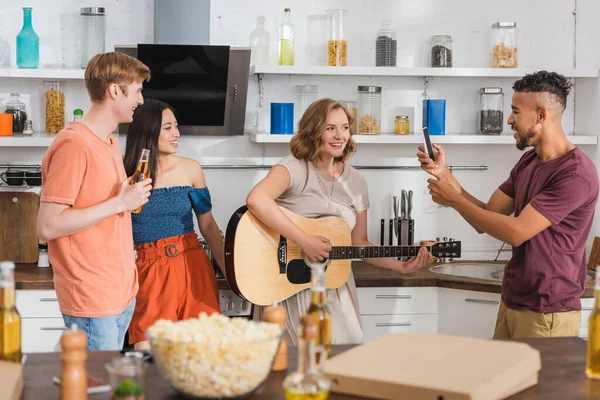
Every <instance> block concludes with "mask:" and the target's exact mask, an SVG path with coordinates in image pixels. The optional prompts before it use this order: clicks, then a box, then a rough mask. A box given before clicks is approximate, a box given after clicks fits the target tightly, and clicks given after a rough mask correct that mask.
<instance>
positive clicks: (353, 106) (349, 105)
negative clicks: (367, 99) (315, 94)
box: [338, 100, 358, 134]
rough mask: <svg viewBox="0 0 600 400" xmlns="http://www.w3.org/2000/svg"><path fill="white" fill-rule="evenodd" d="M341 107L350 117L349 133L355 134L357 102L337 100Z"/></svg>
mask: <svg viewBox="0 0 600 400" xmlns="http://www.w3.org/2000/svg"><path fill="white" fill-rule="evenodd" d="M338 101H339V102H340V104H341V105H342V106H344V107H345V108H346V110H347V111H348V114H350V116H352V123H351V124H350V133H352V134H354V133H356V120H357V117H358V114H357V111H358V108H357V104H358V103H357V102H356V101H354V100H338Z"/></svg>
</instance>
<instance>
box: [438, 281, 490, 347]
mask: <svg viewBox="0 0 600 400" xmlns="http://www.w3.org/2000/svg"><path fill="white" fill-rule="evenodd" d="M438 302H439V303H438V304H439V307H438V312H439V319H438V332H439V333H441V334H446V335H456V336H472V337H477V338H483V339H491V338H492V336H494V327H495V326H496V316H497V315H498V307H499V306H500V294H499V293H484V292H475V291H471V290H458V289H447V288H439V289H438Z"/></svg>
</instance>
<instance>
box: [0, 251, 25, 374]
mask: <svg viewBox="0 0 600 400" xmlns="http://www.w3.org/2000/svg"><path fill="white" fill-rule="evenodd" d="M0 361H11V362H16V363H20V362H21V315H19V312H18V311H17V307H16V306H15V263H13V262H11V261H3V262H0Z"/></svg>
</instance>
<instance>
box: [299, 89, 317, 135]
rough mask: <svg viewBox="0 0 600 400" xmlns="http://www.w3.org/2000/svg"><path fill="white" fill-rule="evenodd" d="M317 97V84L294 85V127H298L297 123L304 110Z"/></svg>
mask: <svg viewBox="0 0 600 400" xmlns="http://www.w3.org/2000/svg"><path fill="white" fill-rule="evenodd" d="M318 98H319V86H318V85H296V102H295V104H294V128H295V129H298V123H299V122H300V119H301V118H302V115H304V111H306V109H307V108H308V106H310V105H311V104H312V103H313V102H314V101H316V100H317V99H318Z"/></svg>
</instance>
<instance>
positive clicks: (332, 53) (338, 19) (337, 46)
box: [327, 9, 348, 67]
mask: <svg viewBox="0 0 600 400" xmlns="http://www.w3.org/2000/svg"><path fill="white" fill-rule="evenodd" d="M327 14H328V16H329V18H328V21H329V41H328V42H327V65H329V66H330V67H344V66H346V56H347V51H348V43H347V42H346V25H347V24H348V21H347V17H346V14H348V10H341V9H337V10H327Z"/></svg>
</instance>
